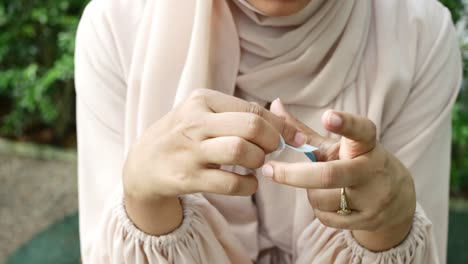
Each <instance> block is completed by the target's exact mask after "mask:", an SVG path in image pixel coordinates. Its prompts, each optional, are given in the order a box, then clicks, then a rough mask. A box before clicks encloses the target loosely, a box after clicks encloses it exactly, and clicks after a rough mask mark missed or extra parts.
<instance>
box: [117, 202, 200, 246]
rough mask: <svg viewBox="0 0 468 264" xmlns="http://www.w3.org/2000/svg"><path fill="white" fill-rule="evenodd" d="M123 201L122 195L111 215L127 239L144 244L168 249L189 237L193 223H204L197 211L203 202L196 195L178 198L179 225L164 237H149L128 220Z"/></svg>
mask: <svg viewBox="0 0 468 264" xmlns="http://www.w3.org/2000/svg"><path fill="white" fill-rule="evenodd" d="M124 199H125V198H124V195H123V194H121V195H119V197H118V198H117V199H115V201H116V203H115V204H114V206H113V208H112V211H113V214H114V215H115V217H117V221H118V225H121V228H122V230H123V231H124V232H125V235H126V236H127V239H128V238H129V237H131V238H134V239H136V240H139V241H141V242H142V243H144V244H151V245H153V246H157V247H162V248H164V247H170V246H172V245H174V244H175V243H178V242H180V241H181V240H184V239H186V237H187V236H190V233H191V232H193V230H194V224H195V222H198V223H201V222H204V221H203V217H202V216H201V215H200V210H199V209H200V207H201V206H202V204H203V203H204V202H205V201H203V199H202V198H200V197H197V196H196V195H184V196H180V197H179V200H180V202H181V204H182V208H183V214H184V217H183V220H182V223H181V225H180V226H179V227H178V228H176V229H175V230H173V231H172V232H170V233H169V234H166V235H161V236H154V235H150V234H147V233H145V232H144V231H142V230H140V229H139V228H138V227H137V226H136V225H135V224H134V223H133V222H132V220H131V219H130V218H129V216H128V214H127V211H126V209H125V203H124ZM128 236H129V237H128Z"/></svg>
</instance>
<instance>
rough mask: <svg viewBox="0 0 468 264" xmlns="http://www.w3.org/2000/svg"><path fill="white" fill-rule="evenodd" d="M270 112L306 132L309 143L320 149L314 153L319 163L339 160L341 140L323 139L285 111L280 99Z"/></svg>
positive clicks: (272, 104)
mask: <svg viewBox="0 0 468 264" xmlns="http://www.w3.org/2000/svg"><path fill="white" fill-rule="evenodd" d="M270 111H271V112H272V113H274V114H275V115H277V116H279V117H281V118H284V120H285V121H286V123H288V124H291V125H292V126H295V127H296V128H298V130H299V131H302V132H304V134H305V135H306V136H307V143H308V144H310V145H312V146H314V147H317V148H318V150H316V151H314V155H315V157H316V158H317V160H318V161H329V160H335V159H338V151H339V140H337V139H332V138H328V137H323V136H321V135H320V134H318V133H317V132H316V131H314V130H313V129H311V128H309V127H308V126H307V125H306V124H304V123H302V122H301V121H299V120H298V119H297V118H295V117H294V116H293V115H291V114H290V113H289V112H288V111H287V110H286V109H285V107H284V105H283V103H282V102H281V100H280V99H279V98H278V99H276V100H275V101H273V102H272V103H271V106H270Z"/></svg>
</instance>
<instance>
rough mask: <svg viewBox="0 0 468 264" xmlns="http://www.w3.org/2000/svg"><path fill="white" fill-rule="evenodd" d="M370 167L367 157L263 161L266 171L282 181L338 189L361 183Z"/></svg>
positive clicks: (300, 186)
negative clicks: (320, 160) (290, 161)
mask: <svg viewBox="0 0 468 264" xmlns="http://www.w3.org/2000/svg"><path fill="white" fill-rule="evenodd" d="M367 167H368V162H367V161H366V160H365V158H364V157H358V158H356V159H353V160H350V159H349V160H333V161H328V162H316V163H312V162H302V163H285V162H275V161H270V162H268V163H267V164H265V165H263V167H262V172H263V175H264V176H265V177H267V178H270V179H271V180H273V181H275V182H278V183H281V184H286V185H290V186H294V187H299V188H306V189H334V188H341V187H349V186H354V185H358V184H359V183H361V182H362V181H364V180H365V179H366V176H367V175H369V173H368V168H367Z"/></svg>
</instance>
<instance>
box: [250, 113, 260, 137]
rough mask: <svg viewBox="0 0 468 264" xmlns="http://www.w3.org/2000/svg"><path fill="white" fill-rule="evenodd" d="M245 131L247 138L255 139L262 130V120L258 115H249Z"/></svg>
mask: <svg viewBox="0 0 468 264" xmlns="http://www.w3.org/2000/svg"><path fill="white" fill-rule="evenodd" d="M247 129H248V132H247V134H248V135H247V136H248V137H249V138H254V137H256V136H257V135H258V134H259V133H260V132H261V130H262V118H261V117H260V116H258V115H250V117H249V119H248V121H247Z"/></svg>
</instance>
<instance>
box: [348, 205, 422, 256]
mask: <svg viewBox="0 0 468 264" xmlns="http://www.w3.org/2000/svg"><path fill="white" fill-rule="evenodd" d="M413 217H414V211H413V214H412V215H411V216H410V217H407V218H406V219H404V220H403V221H401V222H399V223H398V224H394V225H391V226H387V227H385V228H381V229H377V230H374V231H366V230H354V231H352V234H353V236H354V239H356V241H357V242H358V243H359V244H360V245H361V246H363V247H365V248H367V249H368V250H370V251H373V252H381V251H386V250H389V249H391V248H394V247H396V246H398V245H399V244H401V243H402V242H403V241H404V240H405V239H406V237H407V236H408V234H409V233H410V231H411V228H412V225H413Z"/></svg>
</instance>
